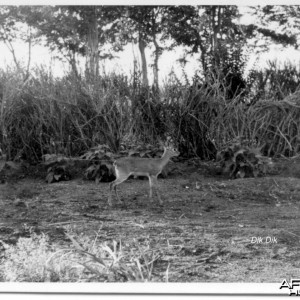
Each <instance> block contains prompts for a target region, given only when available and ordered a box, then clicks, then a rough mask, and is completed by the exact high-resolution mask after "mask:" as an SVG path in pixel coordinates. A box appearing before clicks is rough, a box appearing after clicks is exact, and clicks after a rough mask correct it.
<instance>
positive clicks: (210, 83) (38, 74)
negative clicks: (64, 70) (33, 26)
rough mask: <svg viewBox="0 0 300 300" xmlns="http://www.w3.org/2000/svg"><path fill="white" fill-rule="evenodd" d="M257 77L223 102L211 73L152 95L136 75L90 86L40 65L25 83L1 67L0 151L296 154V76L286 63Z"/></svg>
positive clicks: (224, 90) (34, 155)
mask: <svg viewBox="0 0 300 300" xmlns="http://www.w3.org/2000/svg"><path fill="white" fill-rule="evenodd" d="M256 74H257V75H256V77H253V76H254V73H253V72H252V73H251V76H252V81H251V82H252V84H249V86H248V87H247V89H246V90H245V91H243V93H240V94H237V95H235V96H234V97H233V98H232V99H228V89H230V86H228V85H226V81H224V80H223V79H224V78H223V79H222V78H221V77H220V76H218V74H216V73H214V74H210V76H207V77H206V78H204V79H202V80H200V79H199V78H198V79H197V80H195V81H194V84H189V83H188V82H187V81H186V82H185V83H181V81H180V80H178V79H176V78H174V77H173V78H172V80H171V79H170V80H169V81H167V82H166V83H165V84H164V86H163V87H162V88H161V89H160V90H158V89H155V88H145V87H143V86H142V85H141V83H140V82H139V81H138V80H137V78H136V76H132V78H128V77H126V76H123V75H116V74H106V75H102V76H99V77H98V78H96V79H95V80H94V81H93V82H92V83H91V82H88V81H87V80H86V79H85V78H78V77H77V76H73V75H72V74H69V75H67V76H65V77H63V78H54V77H53V76H52V75H51V73H49V71H48V70H46V69H44V68H42V67H40V68H36V69H35V70H33V71H32V73H31V76H30V77H29V78H27V79H26V80H25V81H24V79H23V77H22V75H20V73H18V72H17V71H15V70H13V69H6V70H0V148H1V150H2V151H3V152H5V153H6V154H7V156H8V159H16V158H19V157H23V158H24V159H27V160H29V161H35V162H36V161H40V160H41V157H42V155H43V154H46V153H63V154H65V155H68V156H76V155H80V154H82V153H83V152H85V151H87V150H88V149H89V148H91V147H93V146H95V145H97V144H107V145H108V146H109V147H110V148H111V149H112V151H118V150H120V149H121V148H122V147H130V146H134V145H136V144H139V143H150V144H155V143H157V142H158V141H163V142H164V141H173V142H174V143H175V144H177V146H178V147H179V150H180V151H181V153H182V154H183V155H186V156H194V155H196V156H198V157H201V158H203V159H211V158H214V157H215V154H216V151H217V150H220V149H222V148H223V147H224V146H226V145H227V144H228V143H230V142H232V141H236V140H241V141H242V140H243V141H245V140H247V141H250V142H252V143H254V142H255V143H256V144H257V145H258V146H261V147H263V151H264V152H265V153H266V154H268V155H280V154H283V155H288V156H290V155H295V154H296V153H298V151H299V147H298V139H299V138H298V136H299V126H300V118H299V114H300V110H299V109H300V103H299V97H298V96H297V95H299V94H297V93H299V92H298V87H299V86H298V83H299V78H300V72H299V71H297V69H295V68H292V67H291V66H290V65H286V68H285V69H284V70H282V69H278V68H275V67H274V68H273V69H272V70H271V71H270V70H269V71H268V73H267V74H268V76H267V80H265V79H263V78H264V77H263V76H264V74H263V73H259V72H258V73H256ZM284 78H287V81H284ZM279 81H280V82H285V85H283V84H281V85H280V86H279V85H276V83H278V82H279ZM224 82H225V83H224ZM255 82H256V83H257V82H259V84H255ZM275 87H278V89H277V90H280V93H281V98H280V99H278V97H277V96H275V95H277V92H276V93H275V92H274V89H275ZM262 91H263V92H262ZM272 92H274V93H273V94H272ZM292 93H294V94H292ZM271 96H272V97H271ZM258 97H260V98H259V99H258ZM282 99H284V100H282ZM278 100H281V101H278Z"/></svg>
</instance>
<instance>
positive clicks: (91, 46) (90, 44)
mask: <svg viewBox="0 0 300 300" xmlns="http://www.w3.org/2000/svg"><path fill="white" fill-rule="evenodd" d="M98 44H99V36H98V22H97V7H94V8H93V12H92V14H91V20H90V22H89V28H88V34H87V63H86V68H87V75H88V78H89V79H90V80H93V79H94V78H96V77H97V76H98V75H99V53H98Z"/></svg>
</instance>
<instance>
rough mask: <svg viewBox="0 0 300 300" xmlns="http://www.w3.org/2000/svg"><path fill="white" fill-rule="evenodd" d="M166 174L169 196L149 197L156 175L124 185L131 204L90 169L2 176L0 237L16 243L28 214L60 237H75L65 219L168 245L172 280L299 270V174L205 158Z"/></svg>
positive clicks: (163, 251)
mask: <svg viewBox="0 0 300 300" xmlns="http://www.w3.org/2000/svg"><path fill="white" fill-rule="evenodd" d="M181 167H182V168H181V169H182V170H184V172H181V174H176V175H172V176H170V177H168V178H166V179H163V178H160V179H159V186H160V190H161V194H162V198H163V200H164V205H163V206H160V205H159V204H158V201H157V199H154V200H155V201H154V202H150V201H149V199H148V191H149V185H148V181H147V180H140V179H129V180H127V181H126V182H124V183H122V184H121V185H120V186H119V187H118V191H119V195H120V196H121V198H122V200H123V201H124V205H119V204H117V202H116V200H115V202H114V205H113V206H112V207H109V206H108V205H107V197H108V194H109V184H108V183H99V184H98V185H97V184H95V182H92V181H86V180H82V179H74V180H71V181H65V182H58V183H53V184H47V183H45V181H44V180H41V179H34V178H32V179H30V178H24V179H20V180H15V181H12V182H7V183H6V184H1V185H0V239H1V240H2V241H4V242H5V243H15V242H16V241H17V239H18V238H19V237H20V236H22V235H24V229H23V228H24V224H27V225H28V226H31V227H32V228H33V229H34V231H35V232H44V233H46V234H47V235H49V237H50V242H51V243H52V244H57V245H58V247H59V246H62V245H69V244H70V240H68V238H67V237H66V236H65V235H64V230H63V228H64V226H66V225H69V224H72V225H74V226H77V231H81V233H84V234H85V235H91V236H92V235H93V234H94V233H95V231H99V229H100V231H99V232H100V236H99V238H100V239H101V240H103V241H111V240H116V241H119V240H121V241H131V240H133V239H136V240H137V241H138V242H141V243H143V242H145V241H147V242H148V243H149V245H150V247H151V249H153V250H155V251H158V252H159V253H160V258H159V259H158V260H157V261H156V262H155V265H154V268H153V274H154V278H155V280H156V281H164V280H165V274H166V270H167V269H168V281H170V282H274V283H278V284H280V283H281V282H282V280H283V279H285V278H287V279H288V278H296V277H299V267H300V218H299V210H300V201H299V200H300V179H298V178H296V177H292V176H286V175H284V176H283V175H276V176H274V175H273V176H266V177H260V178H244V179H234V180H229V179H227V178H225V177H224V176H220V175H212V174H208V172H206V171H205V170H206V169H205V166H204V165H203V166H200V167H197V168H195V167H192V168H191V167H188V166H186V168H185V166H184V165H183V166H181Z"/></svg>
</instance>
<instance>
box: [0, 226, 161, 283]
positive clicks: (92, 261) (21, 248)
mask: <svg viewBox="0 0 300 300" xmlns="http://www.w3.org/2000/svg"><path fill="white" fill-rule="evenodd" d="M66 235H67V237H68V238H69V239H70V240H71V242H72V244H71V245H70V247H67V248H61V249H55V247H54V246H53V245H51V244H50V242H49V237H48V236H47V235H45V234H40V235H37V234H36V233H31V234H30V237H21V238H19V240H18V242H17V243H16V244H15V245H8V244H5V243H3V242H2V245H3V247H4V249H5V250H4V256H3V258H2V261H1V262H0V270H1V271H0V278H2V280H3V281H5V282H6V281H16V282H126V281H134V282H136V281H139V282H146V281H153V280H154V279H156V281H157V280H159V279H158V278H154V276H153V266H154V262H155V261H156V260H157V259H159V257H160V254H159V253H157V252H155V251H152V250H151V249H150V248H149V246H147V245H146V246H142V245H140V244H139V243H138V242H136V241H132V243H130V244H126V246H123V245H122V242H121V241H120V242H116V241H112V242H100V241H99V240H98V235H96V237H92V238H91V237H88V236H86V235H83V234H80V235H77V236H76V235H74V234H73V233H72V232H70V231H69V230H67V232H66ZM125 247H126V251H124V250H125Z"/></svg>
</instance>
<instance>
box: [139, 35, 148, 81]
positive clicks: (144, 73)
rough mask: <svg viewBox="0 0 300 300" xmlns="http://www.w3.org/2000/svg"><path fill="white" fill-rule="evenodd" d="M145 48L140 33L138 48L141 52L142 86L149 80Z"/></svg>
mask: <svg viewBox="0 0 300 300" xmlns="http://www.w3.org/2000/svg"><path fill="white" fill-rule="evenodd" d="M145 49H146V43H145V41H144V40H143V38H142V37H141V34H140V36H139V50H140V53H141V60H142V84H143V86H149V81H148V71H147V60H146V54H145Z"/></svg>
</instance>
